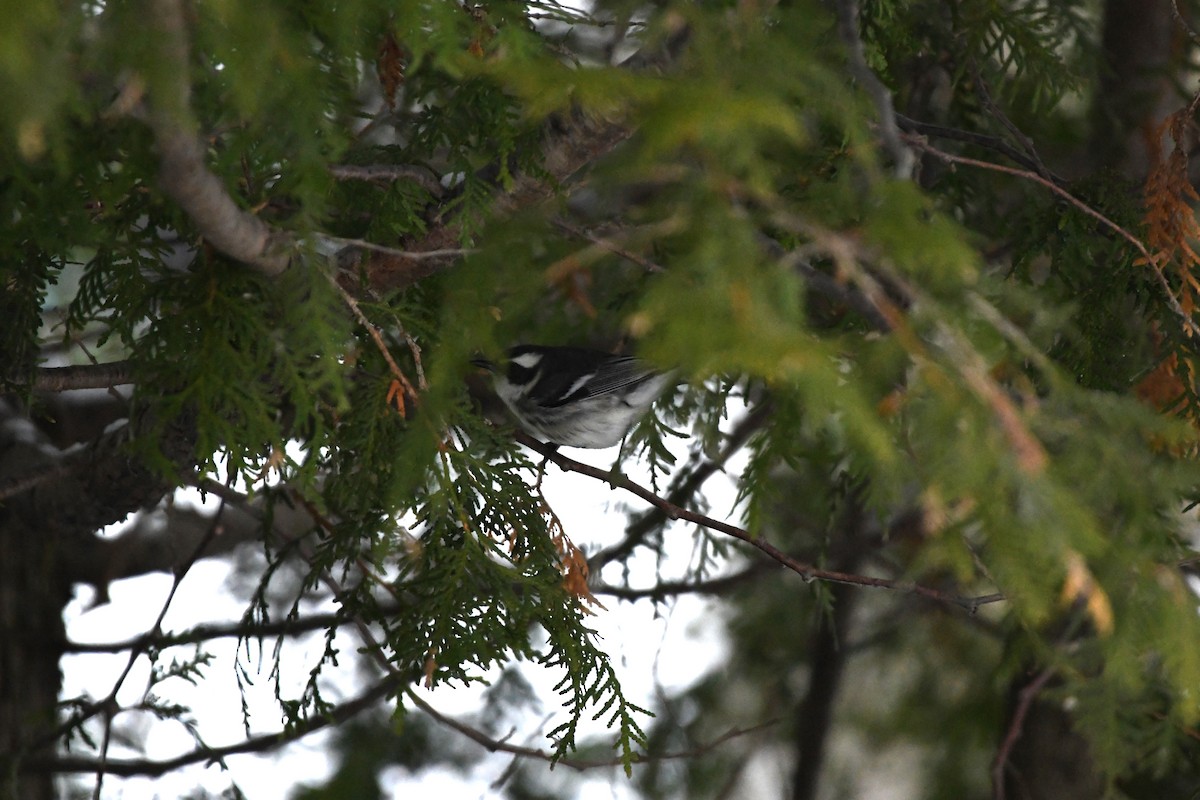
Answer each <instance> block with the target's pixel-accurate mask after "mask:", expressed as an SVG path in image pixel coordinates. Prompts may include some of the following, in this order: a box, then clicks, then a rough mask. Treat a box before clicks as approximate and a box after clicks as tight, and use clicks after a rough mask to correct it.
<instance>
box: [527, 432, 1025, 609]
mask: <svg viewBox="0 0 1200 800" xmlns="http://www.w3.org/2000/svg"><path fill="white" fill-rule="evenodd" d="M515 437H516V439H517V441H519V442H520V443H521V444H523V445H525V446H526V447H528V448H529V449H531V450H533V451H534V452H536V453H540V454H541V455H542V456H544V457H545V458H546V459H547V460H549V461H553V462H554V463H555V464H557V465H558V466H559V467H561V468H562V469H564V470H566V471H568V472H578V473H579V474H581V475H587V476H588V477H591V478H595V479H596V480H598V481H601V482H603V483H607V484H608V485H609V486H612V487H613V488H616V489H624V490H625V491H627V492H629V493H630V494H633V495H636V496H638V497H640V498H642V499H643V500H645V501H646V502H647V503H649V504H650V505H652V506H654V507H655V508H657V509H659V510H660V511H662V512H663V513H665V514H666V515H667V517H668V518H669V519H684V520H687V521H688V522H692V523H694V524H696V525H699V526H701V527H703V528H708V529H709V530H712V531H716V532H718V533H724V534H726V535H727V536H732V537H733V538H735V539H738V540H740V541H742V542H745V543H746V544H748V545H750V546H751V547H754V548H755V549H757V550H759V551H761V552H762V553H764V554H765V555H766V556H768V557H769V558H771V559H773V560H774V561H777V562H778V563H780V564H782V565H783V566H785V567H787V568H788V569H790V570H791V571H792V572H795V573H796V574H797V575H799V576H800V577H801V578H803V579H804V580H805V581H814V580H817V581H827V582H829V583H844V584H848V585H851V586H864V587H869V588H874V589H891V590H894V591H899V592H905V593H906V594H914V595H917V596H919V597H924V598H926V599H928V600H933V601H935V602H938V603H944V604H946V605H952V606H958V607H959V608H962V609H965V610H966V611H968V612H970V613H972V614H974V613H975V612H976V611H978V610H979V607H980V606H984V605H988V604H990V603H999V602H1001V601H1003V600H1005V599H1006V598H1005V597H1004V595H1003V594H1000V593H992V594H986V595H979V596H975V597H964V596H961V595H957V594H952V593H950V592H943V591H941V590H940V589H934V588H933V587H931V586H924V585H922V584H919V583H913V582H911V581H896V580H891V579H889V578H876V577H874V576H871V575H856V574H853V573H849V572H840V571H838V570H829V569H822V568H820V567H817V566H814V565H813V564H809V563H807V562H804V561H801V560H799V559H797V558H793V557H792V556H790V555H788V554H787V553H785V552H783V551H782V550H780V549H779V548H778V547H775V545H773V544H771V543H770V542H767V541H764V540H763V539H762V538H761V537H759V536H755V535H753V534H751V533H750V532H749V531H747V530H746V529H745V528H740V527H738V526H737V525H731V524H730V523H728V522H721V521H720V520H716V519H713V518H712V517H709V516H706V515H704V514H699V513H697V512H695V511H690V510H688V509H686V508H682V507H680V506H677V505H675V504H674V503H671V502H670V501H669V500H666V499H664V498H662V497H659V496H658V495H656V494H655V493H654V492H652V491H650V490H649V489H647V488H645V487H644V486H641V485H640V484H637V483H634V482H633V481H631V480H630V479H629V478H627V477H625V476H624V475H621V474H619V473H615V472H611V471H607V470H603V469H599V468H597V467H593V466H590V465H588V464H584V463H582V462H580V461H576V460H575V459H573V458H568V457H567V456H564V455H562V454H561V453H559V452H558V450H557V448H555V447H553V446H552V445H548V444H543V443H542V442H539V441H538V440H537V439H534V438H533V437H532V436H530V435H528V434H527V433H525V432H523V431H517V432H516V433H515Z"/></svg>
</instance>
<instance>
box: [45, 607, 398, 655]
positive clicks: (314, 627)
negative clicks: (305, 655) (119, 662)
mask: <svg viewBox="0 0 1200 800" xmlns="http://www.w3.org/2000/svg"><path fill="white" fill-rule="evenodd" d="M399 610H400V607H399V606H398V605H397V606H390V605H384V606H381V607H380V609H379V611H380V613H381V614H384V615H387V614H391V613H395V612H397V611H399ZM353 621H354V619H353V618H351V617H348V616H346V614H345V613H342V612H332V613H329V614H312V615H310V616H307V617H304V618H302V619H281V620H277V621H275V622H262V623H258V624H248V623H246V622H242V621H238V622H229V623H225V624H221V625H218V624H208V625H197V626H195V627H194V628H188V629H187V630H185V631H180V632H179V633H160V634H157V635H155V634H153V633H152V632H147V633H143V634H142V635H141V636H135V637H133V638H132V639H125V640H124V641H119V642H94V643H93V642H67V643H66V645H64V648H63V649H64V651H65V652H67V653H123V652H124V651H126V650H132V649H133V648H145V647H151V646H152V647H155V648H158V649H160V650H161V649H163V648H165V647H176V646H178V645H182V644H196V643H198V642H208V641H212V640H213V639H228V638H232V637H237V638H246V639H257V638H260V637H267V636H297V635H299V634H302V633H310V632H312V631H320V630H328V629H329V628H336V627H341V626H342V625H346V624H348V623H351V622H353Z"/></svg>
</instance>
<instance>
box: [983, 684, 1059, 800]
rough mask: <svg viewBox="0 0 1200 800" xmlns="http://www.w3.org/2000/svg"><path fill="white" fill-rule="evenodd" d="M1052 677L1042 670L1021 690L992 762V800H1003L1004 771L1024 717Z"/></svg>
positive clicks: (1018, 736)
mask: <svg viewBox="0 0 1200 800" xmlns="http://www.w3.org/2000/svg"><path fill="white" fill-rule="evenodd" d="M1052 677H1054V669H1053V668H1052V667H1047V668H1046V669H1044V670H1042V671H1041V672H1040V673H1039V674H1038V676H1037V677H1036V678H1034V679H1033V680H1032V681H1030V682H1029V684H1028V685H1027V686H1026V687H1025V688H1023V689H1021V692H1020V694H1019V696H1018V697H1019V699H1018V701H1017V707H1016V708H1015V709H1014V710H1013V716H1012V722H1010V723H1009V726H1008V731H1007V732H1006V733H1005V735H1004V741H1003V742H1001V743H1000V749H999V750H997V751H996V758H995V760H994V761H993V762H992V798H993V800H1005V792H1004V771H1005V768H1006V767H1007V766H1008V757H1009V755H1010V754H1011V753H1012V749H1013V745H1015V744H1016V743H1017V739H1019V738H1021V728H1022V727H1023V726H1024V724H1025V717H1026V716H1027V715H1028V714H1029V709H1030V707H1031V706H1032V705H1033V701H1034V699H1035V698H1036V697H1037V696H1038V695H1039V694H1040V693H1041V691H1042V689H1043V688H1045V686H1046V683H1047V681H1049V680H1050V679H1051V678H1052Z"/></svg>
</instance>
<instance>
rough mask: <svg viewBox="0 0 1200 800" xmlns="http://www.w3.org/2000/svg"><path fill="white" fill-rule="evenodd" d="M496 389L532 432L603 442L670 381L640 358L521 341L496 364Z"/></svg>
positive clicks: (546, 437) (575, 443)
mask: <svg viewBox="0 0 1200 800" xmlns="http://www.w3.org/2000/svg"><path fill="white" fill-rule="evenodd" d="M471 363H473V364H474V365H475V366H478V367H482V368H483V369H486V370H488V371H489V372H491V373H492V381H493V385H494V386H495V389H496V394H497V395H498V396H499V397H500V399H501V400H503V401H504V404H505V405H506V406H508V408H509V410H510V411H512V413H513V416H515V417H516V418H517V421H518V422H519V423H520V425H521V427H522V428H524V429H525V431H526V432H527V433H529V434H530V435H532V436H534V437H536V438H538V439H541V440H543V441H545V442H546V443H547V444H552V445H561V446H564V447H588V448H603V447H612V446H613V445H615V444H617V443H619V442H620V441H621V439H622V438H623V437H624V436H625V434H626V433H628V432H629V429H630V428H631V427H633V425H634V423H635V422H637V421H638V420H639V419H641V418H642V417H643V416H644V415H645V414H646V412H647V411H648V410H649V408H650V405H651V403H653V402H654V401H655V399H657V398H658V396H659V395H660V394H662V392H663V390H664V389H665V388H666V387H667V384H668V383H670V380H671V378H670V375H669V374H668V373H664V372H661V371H659V370H656V369H654V368H652V367H650V366H648V365H647V364H646V362H644V361H642V360H641V359H639V358H635V357H633V356H622V355H613V354H611V353H606V352H604V351H602V350H591V349H588V348H583V347H565V346H548V345H536V344H519V345H516V346H515V347H512V348H510V349H509V350H508V352H507V361H506V363H504V364H496V363H495V362H492V361H489V360H488V359H486V358H475V359H472V362H471Z"/></svg>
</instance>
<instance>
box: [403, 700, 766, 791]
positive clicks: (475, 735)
mask: <svg viewBox="0 0 1200 800" xmlns="http://www.w3.org/2000/svg"><path fill="white" fill-rule="evenodd" d="M405 695H406V696H407V697H408V699H409V700H411V701H412V702H413V704H414V705H416V706H417V707H418V708H420V709H421V710H422V711H424V712H425V713H426V714H428V715H429V716H430V717H431V718H433V720H434V721H435V722H437V723H439V724H440V725H444V726H445V727H447V728H450V729H451V730H454V731H458V732H459V733H461V734H462V735H463V736H465V737H467V738H468V739H470V740H471V741H473V742H475V743H476V744H478V745H481V746H482V747H485V748H487V750H488V751H489V752H492V753H496V752H500V753H511V754H512V755H515V756H521V757H523V758H533V759H537V760H539V761H547V762H549V763H551V764H562V765H563V766H564V767H570V768H571V769H573V770H576V771H578V772H583V771H584V770H589V769H596V768H598V767H619V766H623V765H624V764H625V760H624V759H622V758H620V757H617V758H605V759H584V758H555V757H554V754H553V753H548V752H546V751H545V750H539V749H537V748H535V747H522V746H520V745H515V744H509V743H508V742H505V741H502V740H500V739H495V738H493V737H491V736H488V735H487V734H486V733H484V732H483V731H481V730H479V729H478V728H473V727H471V726H470V725H467V724H466V723H465V722H460V721H459V720H456V719H454V718H452V717H447V716H446V715H444V714H442V713H441V712H439V711H438V710H437V709H435V708H434V707H433V706H431V705H429V703H426V702H425V701H424V700H423V699H421V697H420V696H418V695H417V693H416V692H414V691H412V690H411V689H410V690H406V691H405ZM778 722H779V720H776V719H771V720H767V721H766V722H762V723H759V724H758V725H753V726H751V727H749V728H730V729H729V730H728V731H726V732H725V733H723V734H721V735H720V736H718V737H717V738H716V739H713V740H712V741H710V742H705V743H704V744H701V745H698V746H697V747H694V748H692V749H690V750H686V751H682V752H676V753H664V754H662V755H659V756H638V755H637V754H634V755H633V762H634V763H635V764H644V763H646V762H650V761H670V760H673V759H680V758H695V757H696V756H698V755H702V754H704V753H707V752H708V751H710V750H712V749H714V748H715V747H717V746H719V745H721V744H724V743H725V742H727V741H729V740H730V739H735V738H737V737H739V736H746V735H747V734H751V733H755V732H757V731H760V730H762V729H764V728H769V727H771V726H772V725H775V724H777V723H778Z"/></svg>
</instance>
